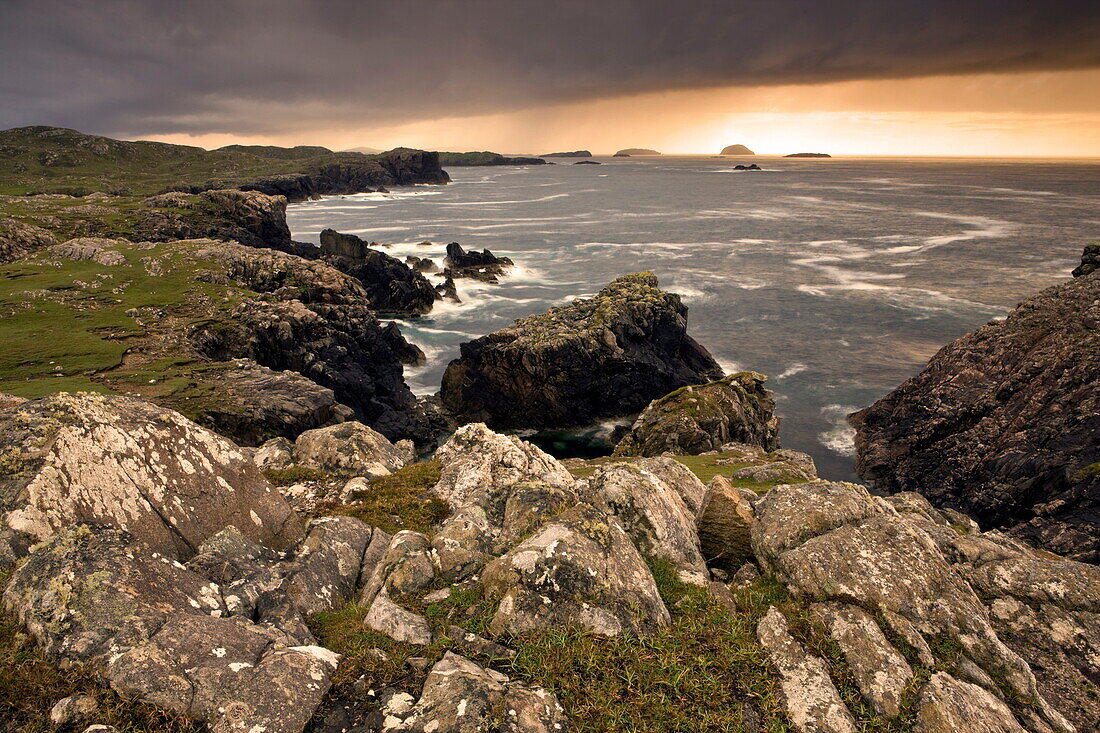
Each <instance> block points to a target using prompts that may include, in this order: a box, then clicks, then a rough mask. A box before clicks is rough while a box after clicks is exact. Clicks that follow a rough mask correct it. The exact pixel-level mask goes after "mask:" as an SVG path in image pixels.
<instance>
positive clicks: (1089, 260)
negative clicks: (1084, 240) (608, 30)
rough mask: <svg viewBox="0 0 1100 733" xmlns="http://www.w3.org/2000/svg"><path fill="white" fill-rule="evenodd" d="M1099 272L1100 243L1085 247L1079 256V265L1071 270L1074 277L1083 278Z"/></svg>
mask: <svg viewBox="0 0 1100 733" xmlns="http://www.w3.org/2000/svg"><path fill="white" fill-rule="evenodd" d="M1097 270H1100V242H1093V243H1092V244H1086V245H1085V251H1084V253H1082V255H1081V264H1080V265H1078V266H1077V267H1075V268H1073V276H1074V277H1084V276H1085V275H1091V274H1092V273H1094V272H1096V271H1097Z"/></svg>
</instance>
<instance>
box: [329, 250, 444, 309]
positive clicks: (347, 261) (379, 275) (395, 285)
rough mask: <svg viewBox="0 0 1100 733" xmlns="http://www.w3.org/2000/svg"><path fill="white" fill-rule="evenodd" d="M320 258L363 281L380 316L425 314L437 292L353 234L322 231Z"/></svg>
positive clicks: (417, 275) (414, 272) (406, 266)
mask: <svg viewBox="0 0 1100 733" xmlns="http://www.w3.org/2000/svg"><path fill="white" fill-rule="evenodd" d="M321 257H322V259H324V261H325V262H327V263H329V264H330V265H332V266H333V267H335V268H336V269H337V270H339V271H340V272H343V273H346V274H348V275H351V276H352V277H354V278H355V279H357V280H358V281H359V282H361V283H362V284H363V289H364V290H365V291H366V293H367V299H368V300H369V301H370V305H371V308H372V309H373V310H374V312H375V313H377V314H379V315H383V316H409V315H419V314H422V313H427V312H429V311H430V310H431V309H432V305H433V304H434V303H435V301H436V300H438V299H439V294H438V293H436V291H435V288H434V287H432V284H431V283H429V282H428V280H427V278H425V277H424V276H423V275H422V274H420V272H419V271H417V270H414V269H412V268H411V267H409V266H408V265H407V264H405V263H404V262H402V261H401V260H399V259H397V258H396V257H391V256H390V255H388V254H386V253H384V252H379V251H378V250H376V249H371V248H370V246H369V245H368V243H367V242H364V241H363V240H362V239H360V238H359V237H357V236H355V235H354V234H341V233H340V232H336V231H333V230H332V229H325V230H323V231H322V232H321Z"/></svg>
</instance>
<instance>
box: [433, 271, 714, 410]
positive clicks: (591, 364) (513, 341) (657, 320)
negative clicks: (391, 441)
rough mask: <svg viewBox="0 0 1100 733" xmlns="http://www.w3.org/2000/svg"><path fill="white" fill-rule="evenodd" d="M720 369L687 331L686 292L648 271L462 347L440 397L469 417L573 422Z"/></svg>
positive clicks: (637, 404)
mask: <svg viewBox="0 0 1100 733" xmlns="http://www.w3.org/2000/svg"><path fill="white" fill-rule="evenodd" d="M721 376H722V373H721V368H720V367H719V366H718V364H717V363H716V362H715V361H714V359H713V358H712V357H711V355H710V354H709V353H708V352H707V350H706V349H704V348H703V347H702V346H700V345H699V344H698V343H696V342H695V340H694V339H692V338H691V337H690V336H688V335H687V308H686V307H684V305H683V304H682V303H681V302H680V298H679V297H678V296H676V295H672V294H670V293H666V292H664V291H662V290H660V288H659V287H658V283H657V278H656V276H654V275H653V274H652V273H648V272H647V273H636V274H633V275H626V276H624V277H620V278H618V279H617V280H615V281H614V282H612V283H611V284H610V285H608V286H607V287H605V288H604V289H603V290H601V291H600V292H599V293H598V294H597V295H596V296H595V297H593V298H590V299H587V300H575V301H573V303H572V304H570V305H566V306H562V307H559V308H552V309H551V310H550V311H548V312H547V313H544V314H542V315H536V316H530V317H528V318H522V319H520V320H518V321H516V322H515V323H514V324H513V325H512V326H510V327H508V328H506V329H503V330H501V331H497V332H495V333H492V334H489V335H488V336H484V337H482V338H479V339H477V340H475V341H471V342H468V343H465V344H462V346H461V356H460V357H459V358H458V359H456V360H454V361H452V362H451V363H450V365H449V366H448V367H447V371H446V373H445V374H444V376H443V386H442V390H441V392H440V396H441V398H442V401H443V405H444V406H445V407H446V408H447V409H448V410H450V411H452V412H453V413H454V414H455V415H457V416H458V417H459V418H461V419H463V420H467V421H470V420H481V421H484V422H487V423H489V424H490V425H492V426H495V427H498V428H518V427H523V428H548V427H567V426H575V425H585V424H591V423H592V422H594V421H596V420H598V419H600V418H605V417H612V416H620V415H623V414H628V413H631V412H636V411H639V410H641V409H642V408H643V407H645V405H647V404H648V403H649V402H650V401H651V400H653V399H655V398H657V397H660V396H661V395H664V394H668V393H669V392H671V391H672V390H674V389H676V388H679V387H682V386H684V385H687V384H698V383H700V382H706V381H710V380H712V379H716V378H719V377H721Z"/></svg>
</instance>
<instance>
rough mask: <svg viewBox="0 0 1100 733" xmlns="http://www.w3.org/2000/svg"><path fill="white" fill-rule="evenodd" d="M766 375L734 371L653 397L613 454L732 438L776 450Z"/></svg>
mask: <svg viewBox="0 0 1100 733" xmlns="http://www.w3.org/2000/svg"><path fill="white" fill-rule="evenodd" d="M766 380H767V377H765V376H764V375H763V374H757V373H756V372H738V373H736V374H731V375H729V376H728V377H723V378H722V379H719V380H717V381H715V382H710V383H709V384H699V385H694V386H688V387H681V388H680V389H678V390H676V391H674V392H672V393H670V394H667V395H665V396H664V397H662V398H660V399H658V400H654V401H653V402H651V403H649V406H648V407H646V408H645V410H643V411H642V414H641V415H639V416H638V419H637V420H635V421H634V425H633V426H631V428H630V432H628V433H627V434H626V435H625V436H623V439H622V440H621V441H619V444H618V445H617V446H615V455H619V456H658V455H661V454H662V453H666V452H670V453H674V454H677V455H698V454H699V453H706V452H707V451H712V450H717V449H718V448H720V447H721V446H722V445H723V444H725V443H731V442H732V443H746V444H749V445H757V446H760V447H761V448H763V449H764V450H769V451H770V450H775V449H776V448H778V447H779V418H778V417H776V416H775V399H774V397H773V396H772V393H771V392H770V391H768V390H766V389H764V382H765V381H766Z"/></svg>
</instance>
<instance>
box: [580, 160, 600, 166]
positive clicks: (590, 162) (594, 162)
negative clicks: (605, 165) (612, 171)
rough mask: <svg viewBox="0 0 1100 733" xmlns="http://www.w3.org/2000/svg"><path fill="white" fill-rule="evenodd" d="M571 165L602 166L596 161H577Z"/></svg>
mask: <svg viewBox="0 0 1100 733" xmlns="http://www.w3.org/2000/svg"><path fill="white" fill-rule="evenodd" d="M573 165H602V164H601V163H600V161H598V160H578V161H577V162H576V163H574V164H573Z"/></svg>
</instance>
